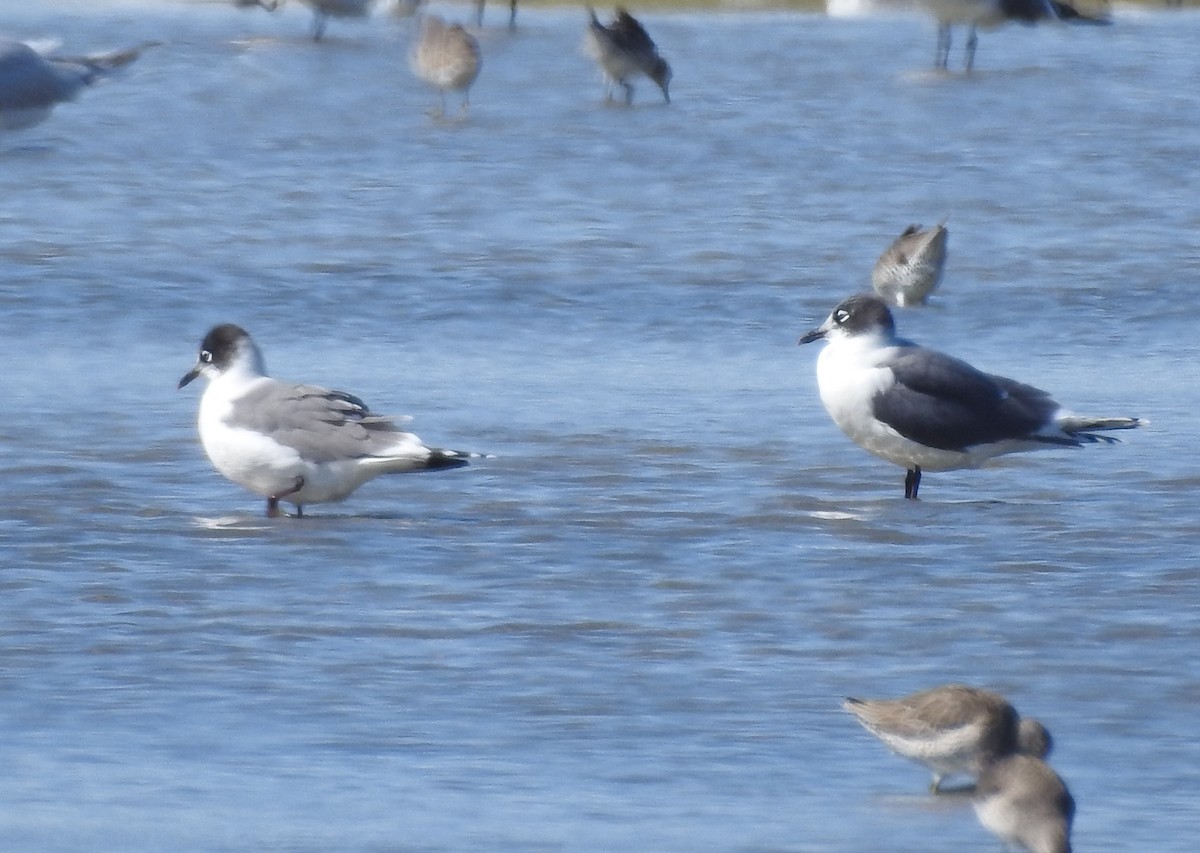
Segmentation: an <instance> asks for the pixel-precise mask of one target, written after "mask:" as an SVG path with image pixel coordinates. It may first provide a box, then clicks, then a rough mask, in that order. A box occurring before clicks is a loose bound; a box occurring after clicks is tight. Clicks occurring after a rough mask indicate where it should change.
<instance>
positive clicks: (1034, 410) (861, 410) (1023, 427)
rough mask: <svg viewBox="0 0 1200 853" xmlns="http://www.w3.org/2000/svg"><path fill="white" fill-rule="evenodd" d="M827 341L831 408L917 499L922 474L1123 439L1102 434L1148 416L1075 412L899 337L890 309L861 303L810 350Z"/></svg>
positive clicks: (825, 369) (843, 310) (832, 319)
mask: <svg viewBox="0 0 1200 853" xmlns="http://www.w3.org/2000/svg"><path fill="white" fill-rule="evenodd" d="M819 340H825V341H827V342H828V343H827V345H826V347H825V349H824V350H822V352H821V355H820V357H819V358H818V359H817V385H818V387H819V389H820V393H821V402H822V403H823V404H824V405H825V410H826V411H827V412H829V416H830V417H831V418H833V422H834V423H836V424H837V425H838V426H839V427H840V428H841V430H842V432H844V433H846V435H848V436H849V437H850V439H851V440H852V441H853V442H854V443H855V444H857V445H858V446H859V447H861V448H863V449H864V450H868V451H870V452H871V453H874V454H875V455H876V456H878V457H880V458H881V459H885V460H887V461H888V462H891V463H893V464H895V465H899V466H901V467H902V468H904V469H905V471H906V472H907V473H906V475H905V478H904V497H906V498H913V499H916V497H917V489H918V488H919V487H920V485H921V472H922V471H924V470H928V471H953V470H956V469H959V468H978V467H979V466H980V465H982V464H983V463H985V462H987V461H988V460H989V459H992V458H993V457H996V456H1000V455H1001V454H1005V453H1018V452H1022V451H1026V450H1039V449H1045V448H1053V447H1082V446H1083V445H1085V444H1097V443H1101V442H1103V443H1107V444H1112V443H1115V442H1116V441H1117V440H1116V439H1115V438H1112V437H1111V436H1105V435H1097V434H1096V431H1097V430H1113V429H1133V428H1134V427H1139V426H1141V425H1142V424H1143V421H1141V420H1139V419H1138V418H1094V417H1081V416H1079V415H1075V414H1072V413H1071V412H1068V411H1067V410H1066V409H1064V408H1063V407H1062V406H1061V405H1059V404H1058V403H1056V402H1055V401H1054V400H1052V399H1051V398H1050V395H1049V394H1047V393H1046V392H1045V391H1041V390H1039V389H1037V388H1033V387H1031V386H1029V385H1023V384H1021V383H1020V382H1015V381H1013V380H1012V379H1006V378H1005V377H1003V376H994V375H991V374H987V373H984V372H982V371H980V370H976V369H975V368H974V367H972V366H971V365H969V364H967V363H966V362H964V361H960V360H958V359H957V358H953V357H951V356H948V355H946V354H944V353H940V352H937V351H936V350H932V349H926V348H925V347H922V346H918V345H917V344H915V343H913V342H912V341H907V340H904V339H903V338H900V337H898V336H897V335H896V324H895V321H894V320H893V319H892V312H891V311H890V310H888V306H887V304H886V303H885V302H884V301H883V300H882V299H880V298H879V297H878V296H876V295H874V294H863V295H861V296H852V297H850V298H849V299H847V300H845V301H843V302H842V303H841V304H840V305H838V306H837V307H836V308H834V309H833V311H832V313H830V315H829V317H827V318H826V320H825V322H824V323H822V324H821V325H820V326H819V327H818V328H816V329H813V330H812V331H811V332H809V333H808V334H806V335H804V336H803V337H802V338H800V343H801V344H807V343H811V342H812V341H819Z"/></svg>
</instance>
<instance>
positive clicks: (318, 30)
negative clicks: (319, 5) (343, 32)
mask: <svg viewBox="0 0 1200 853" xmlns="http://www.w3.org/2000/svg"><path fill="white" fill-rule="evenodd" d="M323 35H325V13H324V12H317V13H316V14H315V17H314V18H313V41H320V40H321V36H323Z"/></svg>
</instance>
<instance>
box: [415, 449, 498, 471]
mask: <svg viewBox="0 0 1200 853" xmlns="http://www.w3.org/2000/svg"><path fill="white" fill-rule="evenodd" d="M488 458H489V456H488V455H487V454H486V453H469V452H467V451H466V450H443V449H441V448H438V447H431V448H429V457H428V458H427V459H426V460H425V468H424V470H426V471H443V470H445V469H447V468H462V467H463V466H464V465H470V464H471V463H470V461H469V460H471V459H488Z"/></svg>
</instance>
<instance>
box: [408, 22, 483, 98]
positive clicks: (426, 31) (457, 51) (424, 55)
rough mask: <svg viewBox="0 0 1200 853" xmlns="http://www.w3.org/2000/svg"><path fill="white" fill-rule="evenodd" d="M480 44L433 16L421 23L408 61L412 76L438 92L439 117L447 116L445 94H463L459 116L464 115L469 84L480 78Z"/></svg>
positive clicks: (459, 25)
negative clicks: (461, 113) (439, 103)
mask: <svg viewBox="0 0 1200 853" xmlns="http://www.w3.org/2000/svg"><path fill="white" fill-rule="evenodd" d="M482 62H483V60H482V56H481V54H480V51H479V42H478V41H477V40H476V39H475V37H474V36H473V35H471V34H470V33H468V32H467V31H466V30H464V29H463V27H462V24H447V23H446V22H445V21H443V20H442V19H441V18H439V17H437V16H436V15H427V16H426V17H425V20H424V21H422V22H421V30H420V32H419V33H418V34H417V40H416V43H415V44H414V45H413V49H412V53H411V55H410V57H409V64H410V65H411V66H412V70H413V73H414V74H416V75H417V76H418V77H420V78H421V79H422V80H424V81H425V82H426V83H428V84H429V85H431V86H433V87H434V88H435V89H437V90H438V94H439V95H440V96H441V99H442V100H441V113H439V115H441V114H445V112H446V92H462V112H463V113H466V111H467V104H468V98H469V96H470V90H471V84H472V83H474V82H475V78H476V77H478V76H479V68H480V66H481V64H482Z"/></svg>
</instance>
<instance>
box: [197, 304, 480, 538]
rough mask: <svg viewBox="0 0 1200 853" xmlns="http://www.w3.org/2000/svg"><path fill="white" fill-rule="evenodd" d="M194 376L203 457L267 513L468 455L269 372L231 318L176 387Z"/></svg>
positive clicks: (353, 401) (350, 400)
mask: <svg viewBox="0 0 1200 853" xmlns="http://www.w3.org/2000/svg"><path fill="white" fill-rule="evenodd" d="M197 376H203V377H204V378H205V379H207V380H208V387H207V388H206V389H205V391H204V395H203V396H202V397H201V398H200V418H199V427H200V441H201V442H202V443H203V445H204V450H205V452H206V453H207V454H208V458H209V459H210V460H212V463H213V466H214V467H216V469H217V470H218V471H219V472H220V473H221V474H223V475H224V476H225V477H227V478H229V479H230V480H232V481H233V482H235V483H237V484H238V485H240V486H243V487H245V488H246V489H249V490H250V491H251V492H254V493H255V494H257V495H261V496H263V497H265V498H266V499H267V516H268V517H273V516H276V515H278V514H279V502H280V501H287V502H288V503H290V504H294V505H295V506H296V512H297V515H302V514H303V507H304V505H305V504H313V503H326V502H329V501H340V500H342V499H343V498H345V497H346V496H347V495H349V494H350V493H351V492H353V491H354V490H355V489H357V488H358V487H359V486H361V485H362V484H363V483H365V482H367V481H368V480H370V479H373V478H374V477H378V476H379V475H380V474H390V473H404V472H411V471H432V470H439V469H444V468H459V467H461V466H463V465H466V464H467V459H468V458H469V457H470V456H472V455H473V454H470V453H463V452H460V451H457V450H438V449H436V448H431V447H426V446H425V445H424V444H422V443H421V440H420V439H419V438H417V437H416V436H415V435H413V434H412V433H409V432H404V431H403V430H401V429H399V428H398V427H397V426H396V424H395V420H394V419H393V418H388V417H384V416H381V415H376V414H375V413H373V412H371V411H370V410H369V409H368V408H367V404H366V403H364V402H363V401H362V400H360V399H359V398H358V397H355V396H354V395H352V394H347V393H345V392H344V391H331V390H329V389H328V388H322V387H320V386H318V385H293V384H291V383H288V382H280V381H279V380H277V379H272V378H270V377H269V376H267V375H266V367H265V366H264V364H263V357H262V353H261V352H260V351H259V349H258V347H257V346H256V345H255V343H254V341H253V339H251V337H250V335H249V334H247V333H246V331H245V330H244V329H242V328H239V327H238V326H235V325H233V324H232V323H226V324H224V325H221V326H216V327H215V328H213V329H212V330H211V331H209V333H208V334H207V335H205V337H204V341H203V342H202V343H201V344H200V357H199V359H198V360H197V361H196V366H195V367H193V368H192V369H191V370H189V371H188V372H187V373H186V374H184V376H183V378H182V379H180V380H179V387H180V388H182V387H183V386H185V385H187V384H188V383H189V382H191V381H192V380H193V379H195V378H196V377H197Z"/></svg>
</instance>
